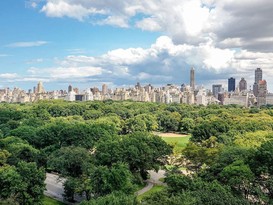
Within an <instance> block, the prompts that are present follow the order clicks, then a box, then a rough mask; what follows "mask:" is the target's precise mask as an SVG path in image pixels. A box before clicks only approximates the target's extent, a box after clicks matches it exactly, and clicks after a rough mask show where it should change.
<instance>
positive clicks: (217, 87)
mask: <svg viewBox="0 0 273 205" xmlns="http://www.w3.org/2000/svg"><path fill="white" fill-rule="evenodd" d="M221 91H222V85H221V84H218V85H212V94H213V96H214V97H215V98H216V99H218V93H220V92H221Z"/></svg>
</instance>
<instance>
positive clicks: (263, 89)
mask: <svg viewBox="0 0 273 205" xmlns="http://www.w3.org/2000/svg"><path fill="white" fill-rule="evenodd" d="M266 94H267V83H266V80H260V81H259V84H258V97H257V102H258V106H261V105H265V104H266Z"/></svg>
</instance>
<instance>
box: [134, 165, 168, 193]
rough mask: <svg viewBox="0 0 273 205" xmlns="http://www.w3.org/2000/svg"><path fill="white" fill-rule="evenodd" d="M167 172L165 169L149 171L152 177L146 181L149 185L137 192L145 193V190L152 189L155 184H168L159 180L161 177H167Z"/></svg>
mask: <svg viewBox="0 0 273 205" xmlns="http://www.w3.org/2000/svg"><path fill="white" fill-rule="evenodd" d="M165 173H166V172H165V170H159V171H158V172H155V171H149V174H150V179H148V180H147V181H146V182H147V185H146V186H145V187H144V188H143V189H141V190H139V191H137V192H136V194H137V195H141V194H144V193H145V192H147V191H150V190H151V189H152V188H153V186H154V185H162V186H166V184H165V183H163V182H161V181H159V179H161V178H165Z"/></svg>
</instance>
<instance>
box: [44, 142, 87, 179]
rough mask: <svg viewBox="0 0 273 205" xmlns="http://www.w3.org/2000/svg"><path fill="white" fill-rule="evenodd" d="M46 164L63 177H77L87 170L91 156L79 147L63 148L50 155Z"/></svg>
mask: <svg viewBox="0 0 273 205" xmlns="http://www.w3.org/2000/svg"><path fill="white" fill-rule="evenodd" d="M48 164H49V167H50V168H52V169H54V170H55V171H58V172H59V173H60V174H61V175H62V176H64V177H68V176H71V177H79V176H81V175H82V174H84V173H86V172H87V170H88V169H89V166H90V165H89V164H91V155H90V153H89V152H88V151H87V150H86V149H84V148H81V147H63V148H61V149H59V150H57V151H55V152H53V153H52V154H51V156H50V158H49V161H48Z"/></svg>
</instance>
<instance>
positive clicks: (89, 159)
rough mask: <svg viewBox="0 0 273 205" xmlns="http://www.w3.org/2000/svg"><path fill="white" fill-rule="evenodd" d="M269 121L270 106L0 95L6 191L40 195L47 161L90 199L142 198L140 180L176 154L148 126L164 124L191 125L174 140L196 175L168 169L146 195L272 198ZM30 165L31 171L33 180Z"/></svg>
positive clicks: (7, 197) (70, 190)
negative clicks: (25, 100) (8, 99)
mask: <svg viewBox="0 0 273 205" xmlns="http://www.w3.org/2000/svg"><path fill="white" fill-rule="evenodd" d="M272 129H273V118H272V107H270V106H264V107H261V108H260V109H256V108H250V109H247V108H242V107H240V106H234V105H230V106H220V105H209V106H207V107H204V106H197V105H184V104H177V103H172V104H168V105H166V104H157V103H143V102H132V101H123V102H117V101H111V100H108V101H104V102H98V101H94V102H81V103H78V102H65V101H62V100H50V101H39V102H38V103H35V104H24V105H19V104H0V149H1V150H0V180H1V183H0V185H1V186H0V188H1V190H0V195H1V199H0V201H1V202H3V203H14V204H16V203H17V204H39V203H40V202H41V195H42V189H43V188H44V185H43V180H44V170H43V168H42V167H44V168H46V169H47V170H54V171H57V172H58V173H59V174H60V175H61V176H65V177H66V179H67V180H66V182H65V193H66V197H68V199H69V200H73V198H74V195H75V194H79V195H82V196H85V197H86V199H87V200H91V201H90V203H92V204H107V203H108V204H109V203H110V204H114V203H116V204H122V203H124V204H130V203H131V204H136V203H137V202H136V201H135V197H133V196H131V195H130V194H132V193H133V191H134V187H135V186H134V183H136V182H143V180H144V179H146V178H147V177H148V170H158V169H160V167H161V166H162V165H165V164H166V163H167V162H169V161H171V160H172V158H168V157H169V155H170V154H171V153H172V146H169V145H168V144H167V143H169V144H171V143H172V142H173V141H174V139H171V138H163V139H162V138H160V137H156V136H154V135H152V134H151V132H152V131H163V132H181V133H189V134H191V135H192V137H191V138H190V143H188V144H187V145H185V143H186V142H183V141H182V140H180V139H179V141H178V142H177V143H175V142H174V144H173V145H175V147H177V146H179V149H177V148H174V151H175V152H176V155H175V156H176V159H175V162H178V163H180V164H183V167H185V166H186V167H187V169H189V170H190V171H191V172H189V173H191V176H190V177H181V176H180V175H172V174H171V173H179V172H175V171H173V172H169V173H168V177H167V179H166V180H167V181H168V186H169V187H168V189H166V190H164V191H160V192H159V193H154V194H151V195H150V196H149V197H145V198H144V199H142V201H141V203H142V204H247V203H248V202H246V200H245V199H247V200H249V199H251V200H249V201H250V202H255V203H260V204H270V203H272V202H271V201H272V200H271V199H272V198H273V197H272V196H273V194H272V193H273V191H272V190H273V189H272V187H273V186H272V175H273V169H272V167H273V161H272V156H273V153H272V150H273V145H272V132H273V130H272ZM126 134H127V135H126ZM183 139H184V138H183ZM164 140H165V141H166V142H167V143H166V142H165V141H164ZM184 147H185V148H184ZM181 154H182V155H181ZM180 156H182V157H181V158H180ZM171 163H172V162H171ZM178 168H179V167H178ZM30 170H32V172H31V171H30ZM27 175H29V176H30V177H31V178H33V179H34V180H31V181H27V180H26V176H27ZM117 191H118V192H119V194H114V193H115V192H117ZM124 193H125V194H124ZM98 196H103V197H99V198H97V197H98ZM242 198H245V199H242ZM270 200H271V201H270ZM86 203H88V202H86Z"/></svg>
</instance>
